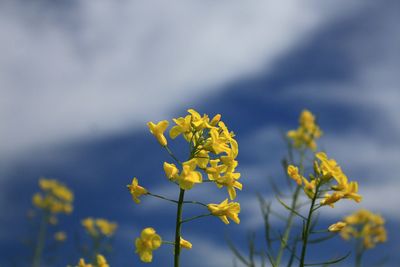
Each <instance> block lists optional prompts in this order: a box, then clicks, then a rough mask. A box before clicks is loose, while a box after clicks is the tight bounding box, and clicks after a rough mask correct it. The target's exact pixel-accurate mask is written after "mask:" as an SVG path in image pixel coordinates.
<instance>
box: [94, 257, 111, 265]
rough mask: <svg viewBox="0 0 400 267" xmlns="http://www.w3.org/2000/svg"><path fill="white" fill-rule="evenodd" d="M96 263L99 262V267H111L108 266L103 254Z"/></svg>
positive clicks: (97, 258)
mask: <svg viewBox="0 0 400 267" xmlns="http://www.w3.org/2000/svg"><path fill="white" fill-rule="evenodd" d="M96 261H97V267H110V265H108V263H107V260H106V258H105V257H104V256H103V255H101V254H97V256H96Z"/></svg>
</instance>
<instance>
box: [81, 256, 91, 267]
mask: <svg viewBox="0 0 400 267" xmlns="http://www.w3.org/2000/svg"><path fill="white" fill-rule="evenodd" d="M77 267H93V265H92V264H90V263H86V262H85V260H84V259H82V258H81V259H80V260H79V263H78V266H77Z"/></svg>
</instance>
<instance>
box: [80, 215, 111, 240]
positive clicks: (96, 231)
mask: <svg viewBox="0 0 400 267" xmlns="http://www.w3.org/2000/svg"><path fill="white" fill-rule="evenodd" d="M81 223H82V226H83V227H84V228H85V230H86V232H87V233H88V234H89V235H90V236H92V237H100V236H106V237H111V236H113V235H114V233H115V231H116V229H117V227H118V225H117V224H116V223H114V222H110V221H108V220H106V219H102V218H98V219H95V218H91V217H88V218H85V219H83V220H82V222H81Z"/></svg>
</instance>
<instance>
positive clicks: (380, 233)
mask: <svg viewBox="0 0 400 267" xmlns="http://www.w3.org/2000/svg"><path fill="white" fill-rule="evenodd" d="M343 221H344V222H346V224H347V225H346V226H345V227H344V228H343V229H342V230H341V231H340V235H341V236H342V238H343V239H345V240H348V239H350V238H356V239H361V240H362V242H363V245H364V247H365V248H366V249H370V248H373V247H375V246H376V244H378V243H383V242H386V240H387V233H386V229H385V220H384V219H383V218H382V216H380V215H379V214H375V213H373V212H371V211H369V210H366V209H360V210H358V211H356V212H355V213H353V214H351V215H349V216H347V217H345V218H344V220H343Z"/></svg>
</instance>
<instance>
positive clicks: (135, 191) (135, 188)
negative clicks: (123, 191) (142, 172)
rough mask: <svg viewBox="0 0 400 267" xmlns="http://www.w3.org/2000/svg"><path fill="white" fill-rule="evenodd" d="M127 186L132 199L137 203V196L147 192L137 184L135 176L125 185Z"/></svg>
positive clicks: (138, 201)
mask: <svg viewBox="0 0 400 267" xmlns="http://www.w3.org/2000/svg"><path fill="white" fill-rule="evenodd" d="M127 187H128V189H129V192H130V193H131V195H132V199H133V201H135V202H136V203H137V204H139V203H140V199H139V197H140V196H141V195H145V194H147V193H148V191H147V189H145V188H144V187H142V186H140V185H139V182H138V179H137V178H136V177H134V178H133V179H132V183H131V184H130V185H127Z"/></svg>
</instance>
